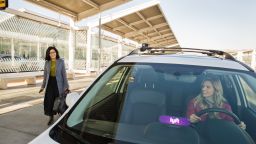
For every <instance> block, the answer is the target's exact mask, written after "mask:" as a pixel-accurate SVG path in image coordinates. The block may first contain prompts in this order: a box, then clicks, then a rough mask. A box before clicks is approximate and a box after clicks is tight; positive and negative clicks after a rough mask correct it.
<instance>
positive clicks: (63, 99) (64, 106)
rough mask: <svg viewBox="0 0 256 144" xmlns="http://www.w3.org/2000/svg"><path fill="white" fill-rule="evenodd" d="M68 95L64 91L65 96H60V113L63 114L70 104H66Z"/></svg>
mask: <svg viewBox="0 0 256 144" xmlns="http://www.w3.org/2000/svg"><path fill="white" fill-rule="evenodd" d="M66 97H67V93H64V94H63V96H61V97H60V103H59V107H58V113H59V114H60V115H62V114H63V113H64V112H65V111H66V110H67V109H68V106H67V104H66Z"/></svg>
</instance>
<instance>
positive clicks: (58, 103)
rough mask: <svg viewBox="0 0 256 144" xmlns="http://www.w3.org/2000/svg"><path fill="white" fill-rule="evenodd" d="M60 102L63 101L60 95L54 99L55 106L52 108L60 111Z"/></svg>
mask: <svg viewBox="0 0 256 144" xmlns="http://www.w3.org/2000/svg"><path fill="white" fill-rule="evenodd" d="M60 102H61V99H60V97H56V98H55V100H54V103H53V108H52V110H53V111H54V112H58V110H59V106H60Z"/></svg>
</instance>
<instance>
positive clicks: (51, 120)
mask: <svg viewBox="0 0 256 144" xmlns="http://www.w3.org/2000/svg"><path fill="white" fill-rule="evenodd" d="M52 123H53V116H50V119H49V121H48V123H47V125H48V126H49V125H51V124H52Z"/></svg>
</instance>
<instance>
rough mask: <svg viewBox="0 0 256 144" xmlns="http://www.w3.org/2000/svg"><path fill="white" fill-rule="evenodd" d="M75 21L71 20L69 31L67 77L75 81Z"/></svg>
mask: <svg viewBox="0 0 256 144" xmlns="http://www.w3.org/2000/svg"><path fill="white" fill-rule="evenodd" d="M74 25H75V24H74V20H73V19H71V18H70V19H69V26H70V30H69V37H68V53H69V55H68V72H67V77H68V78H71V79H74V50H75V46H74V34H75V32H74Z"/></svg>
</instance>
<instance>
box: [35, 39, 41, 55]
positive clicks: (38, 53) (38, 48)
mask: <svg viewBox="0 0 256 144" xmlns="http://www.w3.org/2000/svg"><path fill="white" fill-rule="evenodd" d="M36 56H37V60H39V58H40V42H39V38H38V40H37V55H36Z"/></svg>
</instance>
